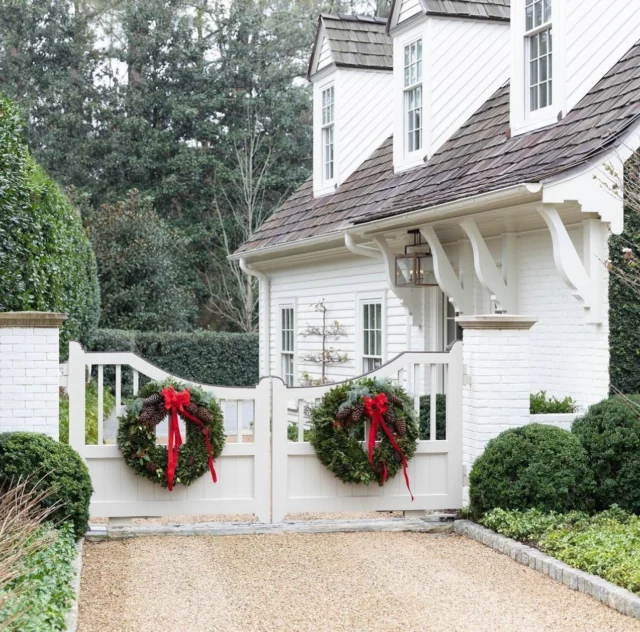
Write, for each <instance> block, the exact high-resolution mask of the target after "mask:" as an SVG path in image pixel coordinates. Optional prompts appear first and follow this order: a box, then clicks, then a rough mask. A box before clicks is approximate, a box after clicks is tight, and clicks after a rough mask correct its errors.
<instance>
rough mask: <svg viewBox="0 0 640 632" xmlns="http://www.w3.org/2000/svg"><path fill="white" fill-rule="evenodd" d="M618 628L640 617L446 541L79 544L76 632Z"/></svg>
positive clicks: (376, 536) (329, 537)
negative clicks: (80, 563) (81, 558)
mask: <svg viewBox="0 0 640 632" xmlns="http://www.w3.org/2000/svg"><path fill="white" fill-rule="evenodd" d="M446 629H448V630H451V631H452V632H467V631H468V632H507V631H509V632H511V631H514V632H515V631H523V632H524V631H527V632H538V631H542V630H545V631H547V630H548V631H550V632H574V631H575V632H585V631H587V630H588V631H591V632H614V631H615V632H626V631H632V630H634V631H640V621H637V620H635V619H630V618H628V617H625V616H623V615H621V614H618V613H617V612H614V611H613V610H610V609H609V608H606V607H605V606H603V605H601V604H599V603H597V602H596V601H594V600H592V599H591V598H589V597H587V596H586V595H583V594H580V593H577V592H573V591H571V590H569V589H568V588H566V587H565V586H562V585H560V584H557V583H555V582H553V581H552V580H550V579H549V578H547V577H545V576H543V575H540V574H538V573H536V572H535V571H532V570H530V569H529V568H525V567H523V566H520V565H519V564H516V563H515V562H512V561H511V560H510V559H509V558H507V557H505V556H503V555H500V554H498V553H496V552H494V551H492V550H490V549H488V548H486V547H484V546H482V545H481V544H478V543H476V542H473V541H471V540H467V539H464V538H461V537H459V536H455V535H444V536H443V535H440V536H438V535H427V534H420V533H351V534H321V535H320V534H319V535H292V534H286V535H255V536H253V535H252V536H226V537H221V536H218V537H204V536H199V537H163V538H151V537H150V538H135V539H131V540H112V541H106V542H99V543H91V542H88V543H85V547H84V567H83V571H82V587H81V602H80V621H79V632H103V631H104V632H107V631H108V632H142V631H145V630H162V631H163V632H214V631H216V632H218V631H220V632H244V631H253V630H256V631H257V630H264V631H276V630H277V631H292V632H293V631H295V632H299V631H300V632H301V631H306V630H314V631H316V630H326V631H328V632H334V631H335V632H339V631H348V632H355V631H363V632H364V631H366V632H373V631H376V632H386V631H395V630H403V631H414V630H415V631H420V632H424V631H430V630H434V631H435V630H438V631H441V630H446Z"/></svg>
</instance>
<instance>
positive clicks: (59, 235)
mask: <svg viewBox="0 0 640 632" xmlns="http://www.w3.org/2000/svg"><path fill="white" fill-rule="evenodd" d="M0 271H1V272H2V273H1V274H0V311H54V312H63V313H65V314H66V315H67V320H66V322H65V323H64V325H63V327H62V330H61V332H60V333H61V336H60V351H61V354H62V356H63V357H66V354H67V349H68V345H67V343H68V341H69V340H86V339H87V338H88V336H89V334H90V333H91V331H92V330H93V329H94V328H95V327H96V326H97V324H98V318H99V314H100V312H99V310H100V296H99V288H98V277H97V270H96V261H95V257H94V254H93V250H92V249H91V245H90V243H89V240H88V239H87V236H86V234H85V231H84V228H83V227H82V222H81V219H80V216H79V214H78V213H77V212H76V210H75V209H74V208H73V207H72V206H71V204H70V203H69V201H68V200H67V198H66V197H65V196H64V194H63V193H62V192H61V191H60V189H59V187H58V185H57V184H56V183H55V182H54V181H53V180H51V179H50V178H49V177H47V175H46V174H45V173H44V172H43V171H42V169H40V167H38V165H37V164H36V163H35V161H34V160H33V158H32V157H31V156H30V154H29V152H28V150H27V147H26V145H25V143H24V140H23V137H22V122H21V120H20V117H19V116H18V114H17V112H16V109H15V107H14V106H13V105H12V104H11V102H10V101H8V100H7V99H5V98H2V97H0Z"/></svg>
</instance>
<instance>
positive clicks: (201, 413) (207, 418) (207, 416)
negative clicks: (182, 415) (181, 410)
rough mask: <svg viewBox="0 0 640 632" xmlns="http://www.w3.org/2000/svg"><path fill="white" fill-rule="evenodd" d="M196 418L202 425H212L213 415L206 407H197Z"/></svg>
mask: <svg viewBox="0 0 640 632" xmlns="http://www.w3.org/2000/svg"><path fill="white" fill-rule="evenodd" d="M196 417H197V418H198V419H199V420H200V421H202V422H203V423H205V424H207V425H209V424H212V423H213V415H212V414H211V411H210V410H209V409H208V408H207V407H206V406H198V411H197V412H196Z"/></svg>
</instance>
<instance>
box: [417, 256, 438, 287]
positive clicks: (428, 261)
mask: <svg viewBox="0 0 640 632" xmlns="http://www.w3.org/2000/svg"><path fill="white" fill-rule="evenodd" d="M416 257H417V265H416V270H417V275H418V278H417V279H416V285H428V286H431V285H438V282H437V280H436V276H435V274H434V272H433V257H432V256H431V255H430V254H429V255H416Z"/></svg>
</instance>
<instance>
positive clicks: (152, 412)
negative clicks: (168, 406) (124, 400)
mask: <svg viewBox="0 0 640 632" xmlns="http://www.w3.org/2000/svg"><path fill="white" fill-rule="evenodd" d="M166 415H167V411H166V410H165V409H164V407H163V406H162V407H161V406H145V407H143V409H142V411H141V412H140V417H138V419H139V420H140V423H142V424H144V425H145V426H149V427H153V426H157V425H158V424H159V423H160V422H161V421H162V420H163V419H164V418H165V417H166Z"/></svg>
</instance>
